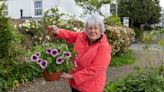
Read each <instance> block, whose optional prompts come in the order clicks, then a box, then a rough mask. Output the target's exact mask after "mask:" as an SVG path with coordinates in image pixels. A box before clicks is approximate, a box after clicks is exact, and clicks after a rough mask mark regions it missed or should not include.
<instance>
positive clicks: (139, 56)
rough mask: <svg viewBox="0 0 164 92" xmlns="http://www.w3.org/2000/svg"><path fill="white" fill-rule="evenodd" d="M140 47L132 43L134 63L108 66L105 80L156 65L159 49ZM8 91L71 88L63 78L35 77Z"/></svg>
mask: <svg viewBox="0 0 164 92" xmlns="http://www.w3.org/2000/svg"><path fill="white" fill-rule="evenodd" d="M142 47H143V45H140V44H134V45H132V46H131V47H130V48H132V49H133V50H134V53H135V56H136V63H135V64H133V65H125V66H121V67H109V69H108V70H107V81H113V80H116V79H119V78H122V77H124V76H125V75H127V74H128V73H130V72H132V71H133V69H134V67H135V66H140V67H144V66H147V65H151V64H152V65H158V64H159V62H158V61H159V57H157V56H159V55H158V54H159V53H160V55H162V54H161V52H160V51H158V50H156V49H155V45H153V46H152V49H153V50H151V51H149V52H144V51H143V50H142ZM160 57H162V56H160ZM163 57H164V56H163ZM147 61H149V62H147ZM163 62H164V61H163ZM8 92H71V89H70V87H69V85H68V84H67V82H66V81H64V80H60V81H55V82H47V81H45V80H44V79H43V78H37V79H35V80H33V81H32V82H29V83H26V84H24V85H21V86H20V87H19V88H16V89H13V90H10V91H8Z"/></svg>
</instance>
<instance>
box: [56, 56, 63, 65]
mask: <svg viewBox="0 0 164 92" xmlns="http://www.w3.org/2000/svg"><path fill="white" fill-rule="evenodd" d="M63 62H64V60H63V59H62V57H61V56H60V57H57V58H56V64H62V63H63Z"/></svg>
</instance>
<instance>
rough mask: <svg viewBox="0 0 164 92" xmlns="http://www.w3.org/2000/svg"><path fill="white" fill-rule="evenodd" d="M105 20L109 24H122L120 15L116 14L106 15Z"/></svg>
mask: <svg viewBox="0 0 164 92" xmlns="http://www.w3.org/2000/svg"><path fill="white" fill-rule="evenodd" d="M104 20H105V23H106V24H108V25H118V26H121V25H122V24H121V19H120V17H118V16H116V15H113V16H109V17H106V18H105V19H104Z"/></svg>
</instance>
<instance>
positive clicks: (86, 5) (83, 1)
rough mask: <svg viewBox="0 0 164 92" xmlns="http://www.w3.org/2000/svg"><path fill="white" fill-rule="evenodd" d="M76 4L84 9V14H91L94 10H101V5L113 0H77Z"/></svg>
mask: <svg viewBox="0 0 164 92" xmlns="http://www.w3.org/2000/svg"><path fill="white" fill-rule="evenodd" d="M75 2H76V4H77V5H78V6H80V7H82V8H83V9H84V14H91V13H92V12H98V13H99V14H101V15H103V14H102V13H101V11H100V7H101V6H102V5H104V4H109V3H110V2H111V0H75Z"/></svg>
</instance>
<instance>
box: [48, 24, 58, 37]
mask: <svg viewBox="0 0 164 92" xmlns="http://www.w3.org/2000/svg"><path fill="white" fill-rule="evenodd" d="M48 31H50V33H52V34H56V35H58V34H59V28H58V27H57V26H55V25H50V26H48Z"/></svg>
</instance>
